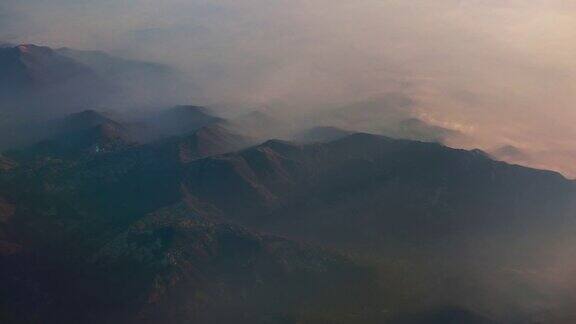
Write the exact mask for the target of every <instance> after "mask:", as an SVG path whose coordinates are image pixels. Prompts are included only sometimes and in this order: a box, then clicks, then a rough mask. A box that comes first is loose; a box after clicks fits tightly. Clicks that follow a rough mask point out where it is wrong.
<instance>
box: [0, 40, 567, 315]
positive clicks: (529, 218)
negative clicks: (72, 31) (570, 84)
mask: <svg viewBox="0 0 576 324" xmlns="http://www.w3.org/2000/svg"><path fill="white" fill-rule="evenodd" d="M0 71H7V73H3V74H1V76H0V95H1V98H0V99H1V101H0V110H1V112H2V114H3V116H4V118H2V121H1V122H2V125H3V127H2V128H1V130H0V135H1V137H2V143H1V147H2V155H0V264H1V266H0V286H2V287H5V288H3V289H1V290H0V321H3V322H7V323H39V322H42V323H174V324H176V323H231V322H234V323H393V324H396V323H398V324H402V323H424V324H428V323H430V324H431V323H451V322H453V323H572V322H574V320H576V313H575V312H574V311H573V309H574V306H576V305H574V303H573V300H574V299H573V298H571V297H573V296H574V295H575V294H576V290H574V287H573V285H571V283H572V280H573V274H574V271H575V270H576V263H574V262H573V260H572V258H573V251H574V250H573V248H572V246H574V239H573V238H574V234H576V221H575V218H574V217H575V216H576V214H575V211H576V209H575V207H576V205H575V204H576V183H575V182H574V181H572V180H568V179H566V178H565V177H564V176H562V175H561V174H559V173H556V172H553V171H546V170H537V169H532V168H527V167H522V166H518V165H511V164H507V163H505V162H501V161H496V160H494V159H493V158H492V156H495V157H503V156H506V157H508V158H510V159H526V160H529V159H530V158H529V155H528V154H524V153H523V152H522V151H521V150H520V149H518V148H516V147H513V146H506V147H501V148H499V149H496V150H494V151H492V152H490V154H488V153H485V152H484V151H481V150H478V149H471V150H464V149H458V148H455V146H458V145H457V144H459V143H460V144H461V143H467V141H470V140H471V139H470V134H467V133H465V132H463V131H462V130H461V129H458V128H450V127H448V126H449V125H444V124H441V123H434V122H433V121H432V120H430V119H427V118H426V116H425V115H420V114H418V112H417V111H416V110H415V109H414V105H413V101H412V100H411V99H410V97H408V96H405V95H403V94H401V93H389V94H387V95H385V96H383V97H382V98H381V99H379V100H372V101H368V102H361V103H357V104H351V105H350V104H342V105H341V106H337V107H336V108H331V109H324V110H314V111H313V112H311V113H307V114H292V113H285V112H282V111H278V109H274V108H269V109H256V110H254V111H249V112H236V111H230V110H227V111H224V110H223V109H222V108H218V107H215V108H205V107H201V106H194V105H190V104H187V102H183V105H182V102H180V105H178V104H176V103H177V102H178V98H177V96H173V95H172V94H171V91H173V90H175V89H178V87H181V86H186V84H185V83H181V80H180V79H179V77H178V73H177V72H175V71H172V70H171V69H170V68H168V67H166V66H163V65H158V64H154V63H145V62H139V61H138V62H136V61H131V60H126V59H119V58H116V57H113V56H110V55H108V54H104V53H100V52H84V51H76V50H72V49H60V50H53V49H50V48H47V47H41V46H35V45H20V46H10V45H6V46H3V47H2V48H0ZM139 81H142V82H139ZM151 89H152V90H151ZM193 90H194V89H193V88H191V90H190V91H193ZM176 92H178V93H180V91H176ZM447 145H448V146H447Z"/></svg>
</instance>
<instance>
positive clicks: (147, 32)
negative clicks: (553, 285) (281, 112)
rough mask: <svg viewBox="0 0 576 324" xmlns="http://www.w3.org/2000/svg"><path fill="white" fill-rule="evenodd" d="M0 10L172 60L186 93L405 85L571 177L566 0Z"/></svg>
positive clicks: (292, 97)
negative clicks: (191, 87)
mask: <svg viewBox="0 0 576 324" xmlns="http://www.w3.org/2000/svg"><path fill="white" fill-rule="evenodd" d="M0 18H1V19H0V39H2V40H4V41H9V42H12V43H39V44H46V45H50V46H54V47H60V46H68V47H73V48H81V49H99V50H106V51H109V52H111V53H114V54H117V55H121V56H125V57H131V58H139V59H146V60H152V61H158V62H162V63H168V64H171V65H173V66H176V67H178V68H179V69H181V70H182V71H185V72H186V73H187V74H188V75H189V77H190V78H191V80H193V82H194V84H195V85H198V87H199V88H200V89H201V91H200V94H195V95H194V96H193V97H190V98H189V100H190V101H195V103H201V104H211V105H222V106H227V107H263V106H266V107H282V109H285V110H289V111H291V112H293V111H298V112H301V111H302V112H309V111H311V110H314V109H316V108H318V109H319V107H331V106H343V105H346V104H349V103H353V102H361V101H363V100H373V99H374V98H379V97H382V96H384V95H385V94H387V93H391V92H393V93H402V94H403V95H406V96H408V97H410V98H411V99H412V100H414V102H415V104H414V114H415V115H417V116H418V117H419V118H421V119H423V120H425V121H427V122H429V123H432V124H434V125H438V126H443V127H448V128H452V129H457V130H459V131H462V132H465V133H467V134H468V135H470V138H473V139H474V140H473V141H466V142H461V143H454V145H456V146H464V147H481V148H483V149H486V150H488V151H491V150H495V149H497V148H498V147H501V146H504V145H511V146H513V147H515V148H517V149H519V150H521V151H523V152H524V153H525V154H526V155H529V156H530V159H528V160H526V159H524V161H514V160H513V159H511V160H512V162H522V163H524V164H528V165H532V166H536V167H542V168H550V169H554V170H558V171H562V172H563V173H564V174H565V175H567V176H571V177H573V176H576V168H575V167H574V166H573V165H576V164H575V163H574V162H576V140H574V138H576V136H575V135H576V134H575V130H574V127H572V125H573V123H574V121H576V110H575V109H574V104H575V103H576V91H575V90H576V77H574V75H575V72H576V61H574V58H573V53H574V52H575V51H576V42H575V41H574V40H575V39H576V5H575V4H574V3H573V2H571V1H561V0H547V1H544V0H531V1H528V0H508V1H492V0H439V1H430V0H428V1H426V0H413V1H399V0H362V1H357V0H354V1H353V0H342V1H337V2H334V1H327V0H314V1H305V0H296V1H285V0H279V1H273V2H270V1H263V0H243V1H232V0H220V1H201V0H167V1H162V2H158V1H152V0H121V1H110V0H104V1H90V0H81V1H78V0H74V1H72V0H50V1H48V0H27V1H21V0H4V1H2V4H0ZM507 158H508V159H510V157H509V156H508V157H507Z"/></svg>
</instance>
